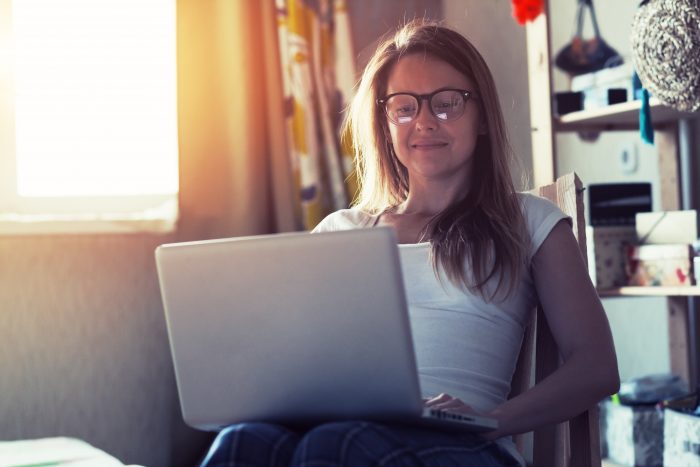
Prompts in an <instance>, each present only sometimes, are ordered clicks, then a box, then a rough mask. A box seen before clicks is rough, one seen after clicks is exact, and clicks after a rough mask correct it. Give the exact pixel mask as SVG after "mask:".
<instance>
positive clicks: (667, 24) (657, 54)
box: [631, 0, 700, 112]
mask: <svg viewBox="0 0 700 467" xmlns="http://www.w3.org/2000/svg"><path fill="white" fill-rule="evenodd" d="M631 41H632V60H633V62H634V67H635V69H636V70H637V73H638V74H639V79H640V80H641V82H642V84H643V85H644V87H645V88H647V89H648V90H649V92H651V94H652V95H653V96H655V97H656V98H658V99H659V100H660V101H661V102H663V103H664V104H667V105H669V106H671V107H674V108H676V109H678V110H681V111H686V112H694V111H697V110H700V3H699V0H650V1H647V2H643V3H642V5H641V6H640V7H639V9H638V10H637V13H636V14H635V17H634V21H633V23H632V38H631Z"/></svg>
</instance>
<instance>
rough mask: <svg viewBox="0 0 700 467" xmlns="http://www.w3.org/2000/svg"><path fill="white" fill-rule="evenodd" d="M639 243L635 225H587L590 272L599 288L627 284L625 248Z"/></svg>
mask: <svg viewBox="0 0 700 467" xmlns="http://www.w3.org/2000/svg"><path fill="white" fill-rule="evenodd" d="M636 243H637V235H636V233H635V230H634V226H631V225H626V226H601V227H591V226H588V227H586V246H587V248H588V252H587V253H588V272H589V274H590V276H591V280H592V281H593V284H594V285H595V286H596V287H597V288H599V289H610V288H614V287H622V286H624V285H627V274H626V272H625V264H626V262H625V248H626V247H627V246H628V245H634V244H636Z"/></svg>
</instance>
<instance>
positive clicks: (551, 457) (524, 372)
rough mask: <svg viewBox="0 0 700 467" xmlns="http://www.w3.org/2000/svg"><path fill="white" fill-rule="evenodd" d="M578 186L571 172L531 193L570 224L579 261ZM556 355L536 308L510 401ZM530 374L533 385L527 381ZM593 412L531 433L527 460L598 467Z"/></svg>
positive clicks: (582, 231)
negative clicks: (567, 219) (550, 203)
mask: <svg viewBox="0 0 700 467" xmlns="http://www.w3.org/2000/svg"><path fill="white" fill-rule="evenodd" d="M583 190H584V188H583V184H582V183H581V180H580V179H579V178H578V176H577V175H576V174H575V173H569V174H566V175H564V176H562V177H560V178H558V179H557V180H556V182H554V183H553V184H551V185H546V186H543V187H540V188H536V189H535V190H533V191H532V193H533V194H536V195H539V196H541V197H543V198H547V199H548V200H550V201H552V202H553V203H554V204H556V205H557V206H559V208H560V209H561V210H562V211H564V213H566V214H567V215H569V216H571V219H572V221H573V230H574V235H575V236H576V239H577V240H578V243H579V247H580V248H581V254H582V255H583V259H584V261H586V262H587V256H586V225H585V219H584V208H583ZM560 361H561V360H560V356H559V351H558V349H557V346H556V343H555V341H554V337H553V336H552V333H551V331H550V329H549V326H547V321H546V319H545V316H544V312H543V310H542V308H541V307H538V308H537V312H536V313H535V316H534V317H533V320H532V322H531V323H530V325H529V326H528V329H526V331H525V336H524V339H523V344H522V347H521V350H520V356H519V358H518V364H517V366H516V370H515V373H514V376H513V381H512V383H511V394H510V397H513V396H515V395H517V394H520V393H522V392H524V391H525V390H527V389H528V388H530V387H531V386H532V385H533V384H536V383H537V382H539V381H541V380H543V379H544V378H546V377H547V375H549V374H550V373H552V372H553V371H554V370H555V369H556V368H557V367H558V366H559V364H560ZM533 375H534V382H533ZM598 430H599V427H598V407H597V406H594V407H591V408H589V409H588V410H587V411H585V412H583V413H581V414H580V415H578V416H576V417H575V418H573V419H571V420H569V421H567V422H564V423H560V424H557V425H551V426H545V427H542V428H540V429H538V430H535V431H534V433H533V434H532V457H533V465H534V466H536V467H540V466H547V467H584V466H585V467H600V465H601V459H600V438H599V434H598ZM514 438H515V442H516V445H517V446H518V449H519V450H520V452H521V453H524V452H525V450H526V443H527V441H528V434H523V435H517V436H515V437H514Z"/></svg>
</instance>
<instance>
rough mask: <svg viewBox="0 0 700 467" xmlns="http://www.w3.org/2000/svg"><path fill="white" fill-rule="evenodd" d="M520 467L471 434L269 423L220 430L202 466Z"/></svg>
mask: <svg viewBox="0 0 700 467" xmlns="http://www.w3.org/2000/svg"><path fill="white" fill-rule="evenodd" d="M229 466H230V467H233V466H236V467H258V466H269V467H282V466H284V467H287V466H297V467H338V466H343V467H345V466H350V467H355V466H357V467H364V466H386V467H399V466H401V467H447V466H479V467H497V466H519V463H518V461H516V460H515V459H513V457H512V456H510V455H509V454H508V453H506V452H504V451H503V450H502V449H501V448H500V447H499V446H498V445H496V444H494V443H492V442H489V441H485V440H483V439H482V438H480V437H479V436H477V435H474V434H470V433H452V432H440V431H435V430H430V429H424V428H416V427H407V426H403V425H384V424H378V423H372V422H365V421H346V422H333V423H326V424H323V425H319V426H317V427H315V428H313V429H311V430H309V431H307V432H299V431H292V430H290V429H288V428H285V427H282V426H279V425H273V424H267V423H242V424H239V425H233V426H230V427H228V428H226V429H224V430H222V431H221V432H220V433H219V435H218V436H217V438H216V440H215V441H214V443H213V444H212V446H211V448H210V450H209V453H208V454H207V457H206V458H205V460H204V462H203V463H202V465H201V467H229Z"/></svg>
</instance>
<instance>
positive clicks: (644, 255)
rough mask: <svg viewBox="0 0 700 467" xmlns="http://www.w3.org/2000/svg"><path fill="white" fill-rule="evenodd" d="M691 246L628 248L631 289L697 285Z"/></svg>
mask: <svg viewBox="0 0 700 467" xmlns="http://www.w3.org/2000/svg"><path fill="white" fill-rule="evenodd" d="M693 256H694V255H693V248H692V245H690V244H677V245H632V246H628V247H627V253H626V258H627V263H626V264H627V265H626V270H627V283H628V285H631V286H674V287H689V286H691V285H693V284H694V274H693Z"/></svg>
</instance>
